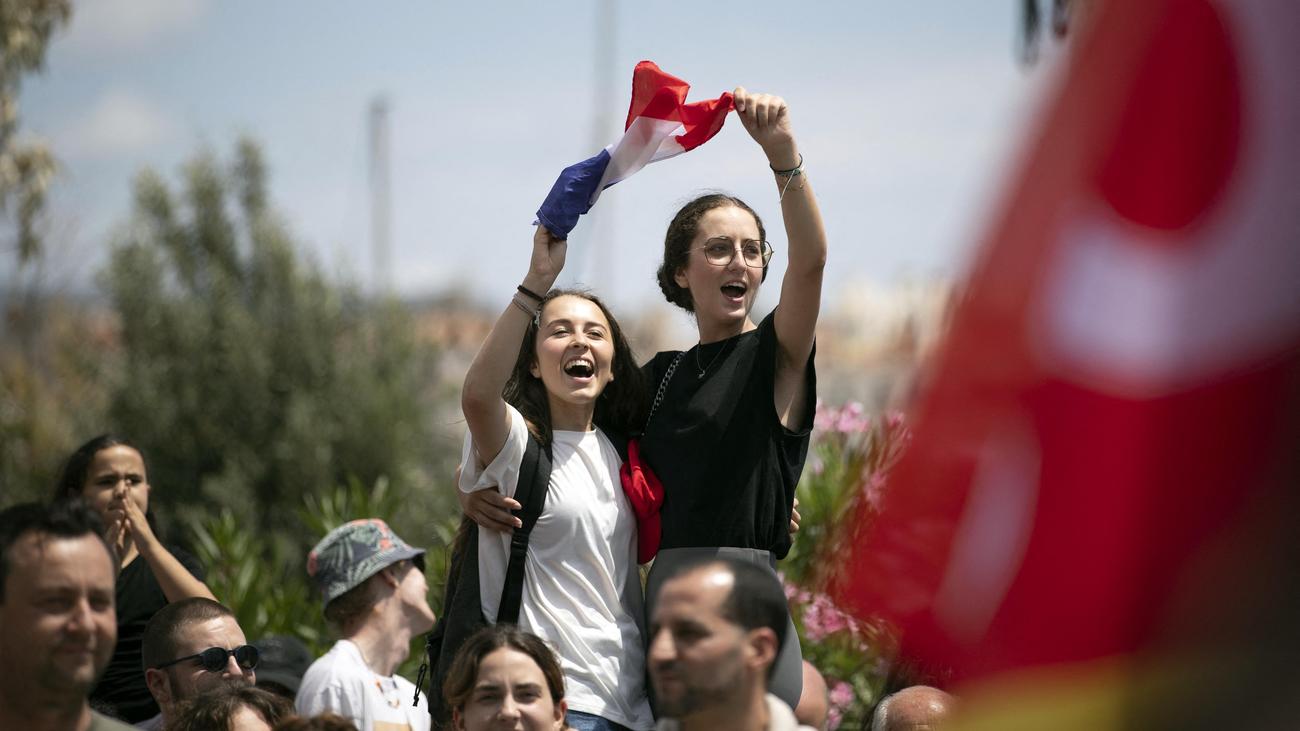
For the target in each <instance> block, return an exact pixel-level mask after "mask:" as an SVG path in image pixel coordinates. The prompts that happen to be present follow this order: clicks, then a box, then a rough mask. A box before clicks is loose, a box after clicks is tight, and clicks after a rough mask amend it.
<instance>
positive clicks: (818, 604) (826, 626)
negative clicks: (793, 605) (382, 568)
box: [803, 594, 854, 642]
mask: <svg viewBox="0 0 1300 731" xmlns="http://www.w3.org/2000/svg"><path fill="white" fill-rule="evenodd" d="M803 628H804V633H805V635H807V638H808V639H809V640H811V641H813V642H816V641H818V640H821V639H823V638H825V637H826V636H827V635H832V634H835V633H836V632H844V631H845V630H850V631H851V630H853V629H854V627H853V621H852V620H851V619H850V618H849V616H848V615H846V614H845V613H844V612H841V611H840V609H839V607H837V606H835V604H834V603H833V602H832V601H831V599H830V597H828V596H826V595H825V594H816V595H814V596H813V597H812V603H811V604H809V605H808V606H807V607H806V608H805V609H804V612H803Z"/></svg>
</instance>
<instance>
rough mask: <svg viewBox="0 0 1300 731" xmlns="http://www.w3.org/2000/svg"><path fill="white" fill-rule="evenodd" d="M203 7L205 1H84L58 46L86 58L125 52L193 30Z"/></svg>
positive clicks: (205, 8)
mask: <svg viewBox="0 0 1300 731" xmlns="http://www.w3.org/2000/svg"><path fill="white" fill-rule="evenodd" d="M207 7H208V0H84V1H82V2H78V3H77V4H76V7H75V8H73V11H72V24H71V26H70V27H69V28H68V33H67V35H66V36H64V37H63V39H62V44H64V47H65V48H66V49H67V50H69V51H71V52H74V53H79V54H84V55H89V56H114V55H120V54H123V53H129V52H131V51H136V50H139V49H142V48H147V47H149V46H150V45H151V44H153V43H155V42H156V41H157V40H158V39H159V38H164V37H167V36H170V35H175V34H178V33H181V32H184V31H186V30H188V29H190V28H193V27H195V26H196V25H197V24H198V21H199V20H200V19H201V18H202V17H203V15H204V14H205V13H206V12H207Z"/></svg>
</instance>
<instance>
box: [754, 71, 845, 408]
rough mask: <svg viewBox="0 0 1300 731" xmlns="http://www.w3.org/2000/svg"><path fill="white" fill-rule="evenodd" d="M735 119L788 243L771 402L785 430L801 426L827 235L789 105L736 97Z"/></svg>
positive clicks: (763, 96)
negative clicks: (770, 186) (762, 159)
mask: <svg viewBox="0 0 1300 731" xmlns="http://www.w3.org/2000/svg"><path fill="white" fill-rule="evenodd" d="M735 102H736V115H737V116H738V117H739V118H740V121H741V123H742V124H743V125H744V127H745V131H747V132H749V135H750V136H751V137H753V138H754V141H755V142H757V143H758V144H759V146H760V147H762V148H763V153H764V154H765V155H766V156H767V161H768V165H769V166H770V167H771V169H772V174H773V177H774V178H775V181H776V187H777V192H778V194H779V195H780V196H781V217H782V220H783V221H784V223H785V234H786V239H787V241H788V242H789V247H790V253H789V263H788V264H787V265H786V270H785V277H784V278H783V279H782V280H781V300H780V304H779V305H778V306H777V309H776V314H775V316H774V322H773V325H774V326H775V329H776V338H777V353H776V379H775V388H774V393H773V401H774V404H775V406H776V412H777V415H778V416H779V417H780V419H781V423H782V424H784V425H785V426H786V427H787V428H790V427H793V426H794V425H796V424H798V423H799V422H800V421H802V420H803V416H804V415H805V410H806V409H811V408H813V404H810V403H806V402H807V398H806V396H805V389H804V378H805V371H806V369H807V366H808V358H809V356H810V355H811V354H812V349H813V341H814V339H815V338H816V332H817V316H818V314H819V313H820V309H821V296H822V274H823V271H824V270H825V268H826V229H825V227H824V226H823V224H822V216H821V211H820V209H818V207H817V199H816V197H815V196H814V195H813V190H812V185H811V184H810V183H809V182H808V176H807V175H806V174H804V171H803V157H802V155H801V154H800V152H799V145H798V143H797V142H796V141H795V138H794V131H793V128H792V126H791V124H790V110H789V106H788V105H787V104H786V103H785V100H784V99H782V98H781V97H778V96H772V95H771V94H751V93H749V92H747V91H746V90H745V89H744V88H743V87H737V88H736V91H735Z"/></svg>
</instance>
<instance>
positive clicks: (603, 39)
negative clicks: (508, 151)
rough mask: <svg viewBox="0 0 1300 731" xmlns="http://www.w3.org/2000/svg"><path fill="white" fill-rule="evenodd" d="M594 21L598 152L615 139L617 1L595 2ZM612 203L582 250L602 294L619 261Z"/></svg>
mask: <svg viewBox="0 0 1300 731" xmlns="http://www.w3.org/2000/svg"><path fill="white" fill-rule="evenodd" d="M595 20H596V33H595V39H596V43H595V49H594V50H595V52H594V55H593V56H592V62H593V63H594V64H595V73H593V74H592V79H593V81H594V88H593V90H592V91H593V97H592V104H593V108H594V110H595V111H594V113H593V114H592V128H591V138H592V140H591V141H592V144H591V148H590V149H592V150H599V149H600V148H602V147H604V146H605V145H607V144H609V143H610V142H611V141H612V140H613V139H614V137H613V135H615V132H616V127H615V119H614V113H615V111H616V109H617V104H615V102H614V83H615V72H616V71H617V69H615V68H614V65H615V63H616V61H615V55H616V50H617V48H618V44H617V40H618V39H617V37H616V34H617V30H618V2H617V0H596V17H595ZM614 203H615V201H614V200H613V197H611V196H606V197H602V198H601V201H600V205H599V206H597V207H595V208H593V209H592V213H593V214H595V215H594V216H592V218H593V219H594V220H592V221H591V222H590V231H591V237H590V244H589V245H588V246H586V247H584V248H586V249H587V250H588V251H590V252H591V259H590V260H589V261H590V264H589V271H590V273H591V277H592V281H591V283H592V284H594V285H595V286H597V287H599V288H600V289H602V290H604V291H611V292H612V291H614V287H615V282H614V281H613V279H612V277H613V276H614V275H615V272H612V271H610V266H611V263H612V262H614V261H617V260H618V258H617V256H616V253H615V248H616V244H615V241H614V239H615V238H616V235H615V227H614V221H615V219H616V216H615V210H614V208H615V205H614Z"/></svg>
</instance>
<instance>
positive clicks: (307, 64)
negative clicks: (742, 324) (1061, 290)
mask: <svg viewBox="0 0 1300 731" xmlns="http://www.w3.org/2000/svg"><path fill="white" fill-rule="evenodd" d="M1018 6H1019V2H1018V0H996V1H987V0H986V1H985V2H978V3H973V2H969V1H968V0H947V1H944V2H937V1H936V2H930V3H908V2H866V1H863V2H821V3H806V4H803V5H800V6H796V5H795V4H793V3H790V2H788V0H785V1H780V2H769V1H768V0H750V1H748V2H707V3H706V2H693V3H686V2H672V1H670V2H659V3H653V4H652V3H636V4H633V3H620V4H619V5H618V6H617V8H616V9H614V11H613V16H614V27H615V29H616V30H615V33H614V40H613V55H612V57H613V59H614V60H613V63H612V64H608V65H605V66H603V67H602V68H603V69H604V71H605V72H604V73H603V74H598V73H597V71H596V56H597V53H598V47H599V46H600V43H599V42H598V41H599V40H600V39H599V37H598V34H597V31H596V26H597V15H598V13H599V12H600V11H599V9H598V0H581V1H579V0H574V1H571V2H569V1H561V2H548V3H541V2H532V3H523V2H479V3H442V2H439V3H434V2H422V3H416V2H380V3H307V2H287V1H286V2H272V3H266V2H246V1H242V0H231V1H229V2H222V3H216V2H209V1H207V0H94V1H93V2H87V3H81V4H79V5H78V6H77V8H76V11H75V14H74V20H73V24H72V27H70V28H69V29H68V30H67V31H65V32H64V33H63V34H62V35H61V36H59V37H58V38H57V39H56V40H55V41H54V43H53V44H52V46H51V48H50V52H49V55H48V58H47V61H48V64H47V68H46V70H45V71H44V72H43V73H42V74H41V75H39V76H36V77H33V78H31V79H30V80H28V82H27V83H26V84H25V85H24V88H23V90H22V119H23V124H24V129H25V130H26V131H27V132H28V133H30V134H35V135H38V136H41V137H44V138H46V139H48V140H49V141H50V142H51V143H52V145H53V146H54V149H55V152H56V154H57V155H58V156H59V158H60V160H61V163H62V166H63V169H62V172H61V174H60V176H59V178H58V179H57V180H56V182H55V190H54V194H53V200H52V205H51V225H50V232H51V233H50V239H51V245H50V246H51V260H50V263H49V266H48V268H49V270H50V272H51V277H52V278H53V279H54V280H55V281H56V282H59V281H66V282H71V283H73V284H75V283H77V282H82V283H84V282H88V281H90V280H91V277H92V276H93V274H94V272H95V271H96V270H97V269H98V267H99V266H101V265H102V263H103V261H104V259H105V257H106V255H107V252H108V250H109V247H110V244H111V242H112V241H113V237H114V236H115V235H116V234H115V232H116V231H120V228H121V227H122V226H123V225H124V224H125V222H126V221H127V220H128V216H129V211H130V180H131V178H132V177H133V176H134V175H135V173H136V172H137V171H138V170H139V169H141V168H142V167H144V166H151V167H153V168H155V169H157V170H159V171H160V172H162V173H164V174H165V175H167V176H169V178H170V179H172V180H176V179H177V171H178V170H179V167H180V165H181V164H182V163H183V161H184V160H186V159H187V158H188V157H190V156H191V155H193V153H194V152H195V151H196V150H198V149H200V148H202V147H205V146H206V147H207V148H209V149H212V150H214V151H216V152H218V153H219V154H228V153H229V152H230V151H231V150H232V149H233V144H234V141H235V140H236V139H237V138H238V137H239V136H240V135H241V134H250V135H252V136H253V137H254V138H255V139H256V140H258V141H259V142H260V143H261V144H262V146H263V148H264V150H265V152H266V154H267V157H268V161H269V163H270V168H271V175H272V180H271V183H272V187H271V192H272V199H273V201H274V203H275V205H276V207H277V209H278V210H279V211H280V213H281V214H282V215H283V218H284V220H285V222H286V223H287V225H288V226H289V228H290V230H291V231H292V233H293V234H294V236H295V239H296V240H297V241H298V242H299V243H300V244H301V246H302V248H303V250H304V251H308V252H310V253H311V255H312V256H313V257H315V259H316V260H317V261H318V262H319V263H320V264H321V265H322V266H323V267H324V268H326V269H327V270H328V271H330V272H332V273H334V274H336V275H337V276H339V277H343V278H349V279H352V280H354V281H359V282H368V281H370V280H371V271H370V269H371V266H370V262H371V260H370V254H369V250H368V245H369V244H368V240H369V210H368V205H369V204H368V200H369V197H368V189H367V159H366V146H367V142H366V131H365V122H366V116H367V107H368V105H369V103H370V100H371V99H373V98H375V97H376V96H377V95H381V94H382V95H383V96H385V97H386V98H387V99H388V101H389V103H390V107H391V118H390V119H391V122H390V125H391V127H390V129H391V140H392V148H391V149H392V153H391V154H392V206H393V217H392V246H393V254H392V258H393V267H392V269H393V271H392V274H391V277H392V281H393V282H394V284H395V286H396V289H397V291H398V292H400V293H402V294H404V295H423V294H431V293H437V292H441V291H446V290H447V289H449V288H453V289H458V290H460V291H463V292H465V293H468V294H469V295H470V296H471V297H473V298H474V299H476V300H479V301H483V302H504V301H505V299H506V298H507V297H508V296H509V294H510V292H511V291H512V290H513V286H514V284H515V283H516V282H517V281H518V279H519V278H520V276H522V274H523V272H524V270H525V268H526V265H527V254H528V246H529V242H530V239H531V228H530V224H531V222H532V220H533V218H532V214H533V212H534V211H535V209H536V208H537V205H538V203H540V201H541V199H542V198H543V197H544V196H545V194H546V192H547V190H548V189H549V187H550V184H551V182H552V181H553V180H554V177H555V175H556V174H557V173H558V172H559V170H560V169H561V168H562V167H564V166H565V165H568V164H570V163H572V162H576V161H577V160H579V159H582V158H585V157H587V156H589V155H591V154H594V153H595V152H596V151H597V150H598V149H599V148H600V147H602V146H604V145H605V144H607V143H608V142H610V141H612V140H613V139H614V138H615V137H616V136H617V134H618V132H619V127H620V125H621V122H622V117H623V115H624V114H625V113H626V108H627V103H628V98H629V85H630V79H631V72H632V68H633V66H634V65H635V64H636V62H637V61H639V60H641V59H652V60H654V61H656V62H657V63H658V64H659V65H660V66H661V67H663V68H664V69H665V70H666V71H668V72H670V73H673V74H676V75H678V76H680V77H682V78H684V79H686V80H687V81H688V82H690V83H691V85H692V96H691V98H692V99H696V98H704V97H712V96H716V95H717V94H718V93H719V92H721V91H724V90H730V89H731V88H733V87H734V86H736V85H737V84H741V85H745V86H746V87H748V88H750V89H751V90H760V91H770V92H773V93H777V94H781V95H783V96H785V97H786V98H787V99H788V100H789V102H790V105H791V113H792V118H793V121H794V124H795V129H796V132H797V134H798V138H799V141H800V145H801V147H802V150H803V152H804V155H805V158H806V160H807V170H808V173H809V178H810V180H811V181H812V182H813V184H814V185H815V186H816V188H817V191H818V194H819V197H820V199H821V202H822V206H823V211H824V213H825V217H826V222H827V227H828V230H829V233H830V236H831V240H830V245H831V250H830V256H831V266H830V269H829V271H828V275H827V291H826V299H827V300H828V301H834V300H835V299H836V298H837V297H839V296H841V295H843V294H844V293H846V292H848V291H850V290H852V289H854V288H856V287H860V286H863V285H865V284H881V283H889V282H894V281H898V280H901V279H923V278H928V277H932V276H943V275H948V274H952V273H955V272H957V271H959V270H960V267H961V262H962V260H963V257H964V255H965V253H966V251H967V248H968V246H969V244H970V242H971V240H972V239H973V237H974V234H975V231H976V225H977V223H978V221H979V219H980V214H981V212H982V211H983V210H984V209H985V208H986V207H987V205H988V203H989V202H990V200H991V198H992V196H993V195H994V194H995V193H996V190H997V184H998V180H999V175H1000V171H1001V170H1002V169H1003V166H1004V165H1005V160H1006V158H1007V155H1008V153H1009V152H1010V151H1011V150H1013V149H1014V146H1015V144H1016V143H1017V142H1018V141H1019V138H1020V136H1022V135H1023V133H1024V127H1025V122H1026V119H1027V117H1028V110H1029V103H1030V101H1031V97H1032V92H1033V89H1034V88H1035V87H1036V86H1037V85H1038V82H1039V77H1041V76H1042V73H1043V72H1042V71H1041V70H1040V71H1035V72H1034V73H1031V74H1026V73H1025V72H1024V71H1023V70H1022V69H1020V68H1019V67H1018V66H1017V64H1016V62H1015V59H1014V56H1013V44H1014V38H1015V31H1014V29H1015V25H1016V23H1017V21H1018V17H1017V13H1018ZM602 82H603V83H602ZM600 117H603V121H601V120H600ZM764 165H765V161H764V159H763V157H762V154H761V152H760V151H759V149H758V148H757V146H755V145H754V144H753V143H752V142H751V141H750V140H749V138H748V136H747V135H745V134H744V131H743V129H742V128H741V127H740V125H739V124H736V123H735V121H734V120H732V121H731V122H730V123H728V125H727V126H726V127H725V128H724V129H723V131H722V132H721V133H720V135H719V136H718V137H717V138H715V139H714V140H713V141H711V142H710V143H709V144H708V145H705V146H704V147H702V148H700V149H699V150H697V151H694V152H692V153H690V154H688V155H684V156H682V157H679V158H676V159H674V160H671V161H669V162H665V163H663V164H659V165H654V166H651V167H649V168H647V169H646V170H645V171H643V172H642V173H641V174H639V175H637V176H636V177H634V178H632V179H630V180H629V181H627V182H625V183H623V184H621V185H619V186H617V187H615V188H613V189H611V190H610V191H608V192H607V193H606V195H605V196H604V197H603V198H602V199H601V202H600V204H599V205H598V206H597V208H596V211H595V213H596V215H595V216H588V217H586V218H585V219H584V220H583V221H582V222H581V223H580V224H579V227H578V229H577V230H576V231H575V233H574V235H573V238H572V239H571V246H570V259H569V267H568V268H567V270H566V275H567V281H568V282H575V281H577V282H581V283H584V284H588V285H590V286H592V287H594V288H595V289H596V290H597V291H598V292H600V293H602V294H604V295H605V296H606V297H607V298H608V299H610V300H611V301H612V302H613V304H614V305H615V307H631V306H650V305H651V304H652V303H654V302H656V301H658V302H662V300H661V298H660V297H659V295H658V292H657V289H656V287H655V285H654V280H653V276H654V268H655V266H656V265H657V254H658V253H659V248H660V247H661V246H662V236H663V231H664V228H665V226H666V224H667V221H668V219H669V218H670V217H671V216H672V213H673V212H674V211H675V210H676V208H677V206H678V205H680V204H681V203H682V202H684V201H685V200H686V199H688V198H689V197H691V196H692V195H693V194H694V193H696V192H699V191H701V190H704V189H724V190H728V191H731V192H733V193H736V194H738V195H740V196H741V197H743V198H745V199H746V200H748V201H749V202H750V203H751V204H752V205H754V207H755V208H756V209H757V210H758V211H759V213H760V214H762V215H764V216H765V218H766V219H768V221H769V226H768V227H769V231H771V232H772V235H771V238H772V240H773V243H774V245H775V246H776V248H777V251H778V254H777V259H776V260H774V261H775V262H776V264H775V266H776V269H775V270H774V271H773V276H779V274H780V273H781V271H782V268H783V264H782V260H781V253H780V252H781V251H782V249H783V246H784V243H785V242H784V233H783V232H782V231H780V228H779V226H777V225H776V221H777V220H778V208H777V202H776V192H775V187H774V185H773V183H772V182H771V181H772V179H771V176H770V175H768V174H766V173H765V172H764ZM0 261H3V266H4V267H6V268H8V267H12V266H13V262H12V260H11V259H0ZM765 289H766V290H770V291H765V292H764V296H763V297H762V298H761V299H760V307H762V306H763V305H764V304H766V305H767V306H771V305H772V304H774V303H775V295H776V289H777V288H776V287H770V286H769V287H767V288H765Z"/></svg>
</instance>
